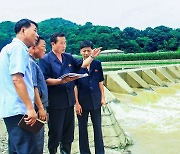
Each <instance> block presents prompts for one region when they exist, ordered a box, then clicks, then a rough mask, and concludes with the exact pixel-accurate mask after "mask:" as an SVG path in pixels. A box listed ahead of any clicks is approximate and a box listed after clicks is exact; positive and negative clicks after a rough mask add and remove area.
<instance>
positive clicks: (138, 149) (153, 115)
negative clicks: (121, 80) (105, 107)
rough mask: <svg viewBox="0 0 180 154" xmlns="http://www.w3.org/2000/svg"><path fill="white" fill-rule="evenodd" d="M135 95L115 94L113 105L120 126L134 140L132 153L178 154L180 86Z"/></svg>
mask: <svg viewBox="0 0 180 154" xmlns="http://www.w3.org/2000/svg"><path fill="white" fill-rule="evenodd" d="M154 89H155V91H144V90H143V91H141V90H139V91H138V95H137V96H130V95H122V94H115V95H116V97H117V98H119V99H120V101H121V103H119V104H112V108H113V110H114V112H115V115H116V118H117V119H118V121H119V123H120V125H121V127H122V128H123V129H124V130H125V131H126V133H127V134H128V135H129V136H130V137H131V138H132V139H133V142H134V145H133V146H129V147H128V150H130V151H131V152H132V154H180V84H176V85H171V86H169V87H168V88H167V87H166V88H154Z"/></svg>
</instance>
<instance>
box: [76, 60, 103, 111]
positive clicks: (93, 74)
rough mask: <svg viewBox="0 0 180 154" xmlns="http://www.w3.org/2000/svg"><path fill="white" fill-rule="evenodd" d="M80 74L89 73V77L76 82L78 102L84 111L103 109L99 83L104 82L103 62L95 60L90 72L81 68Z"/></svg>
mask: <svg viewBox="0 0 180 154" xmlns="http://www.w3.org/2000/svg"><path fill="white" fill-rule="evenodd" d="M78 73H80V74H84V73H88V74H89V76H88V77H84V78H80V79H78V80H77V81H76V84H77V88H78V100H79V103H80V105H81V107H82V109H83V110H96V109H98V108H100V107H101V92H100V88H99V82H102V81H103V80H104V76H103V71H102V66H101V62H100V61H97V60H93V61H92V63H91V65H90V70H89V71H88V69H87V68H81V69H80V70H79V71H78Z"/></svg>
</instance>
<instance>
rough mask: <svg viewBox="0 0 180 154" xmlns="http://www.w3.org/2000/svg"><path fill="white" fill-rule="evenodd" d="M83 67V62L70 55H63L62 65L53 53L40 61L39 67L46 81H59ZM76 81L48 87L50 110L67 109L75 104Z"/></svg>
mask: <svg viewBox="0 0 180 154" xmlns="http://www.w3.org/2000/svg"><path fill="white" fill-rule="evenodd" d="M81 65H82V60H78V59H75V58H74V57H73V56H72V55H70V54H68V53H63V54H62V63H61V62H60V61H59V59H58V58H57V56H56V55H55V54H54V53H53V52H52V51H51V52H49V53H48V54H46V55H45V56H44V58H43V59H41V60H40V61H39V66H40V68H41V70H42V72H43V74H44V77H45V80H46V79H48V78H54V79H57V78H59V77H60V76H62V75H63V74H66V73H70V72H77V70H79V69H80V67H81ZM74 85H75V84H74V81H73V82H69V83H66V84H59V85H55V86H48V102H49V106H48V108H49V109H66V108H69V107H72V106H73V105H74V104H75V97H74Z"/></svg>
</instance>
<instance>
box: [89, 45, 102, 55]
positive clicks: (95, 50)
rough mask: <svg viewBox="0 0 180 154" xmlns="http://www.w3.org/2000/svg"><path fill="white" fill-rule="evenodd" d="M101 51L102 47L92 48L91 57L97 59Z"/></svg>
mask: <svg viewBox="0 0 180 154" xmlns="http://www.w3.org/2000/svg"><path fill="white" fill-rule="evenodd" d="M101 49H102V47H99V48H94V49H93V50H92V54H91V56H92V57H94V58H95V57H97V56H98V55H99V54H100V52H101Z"/></svg>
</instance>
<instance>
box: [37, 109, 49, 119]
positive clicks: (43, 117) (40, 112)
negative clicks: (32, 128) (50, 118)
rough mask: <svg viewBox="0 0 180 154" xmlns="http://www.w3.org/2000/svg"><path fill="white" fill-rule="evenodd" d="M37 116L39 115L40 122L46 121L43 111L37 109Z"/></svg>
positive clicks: (44, 111)
mask: <svg viewBox="0 0 180 154" xmlns="http://www.w3.org/2000/svg"><path fill="white" fill-rule="evenodd" d="M38 115H39V119H40V120H42V121H45V120H46V117H47V114H46V110H44V109H39V110H38Z"/></svg>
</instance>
